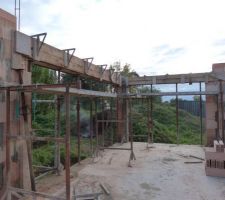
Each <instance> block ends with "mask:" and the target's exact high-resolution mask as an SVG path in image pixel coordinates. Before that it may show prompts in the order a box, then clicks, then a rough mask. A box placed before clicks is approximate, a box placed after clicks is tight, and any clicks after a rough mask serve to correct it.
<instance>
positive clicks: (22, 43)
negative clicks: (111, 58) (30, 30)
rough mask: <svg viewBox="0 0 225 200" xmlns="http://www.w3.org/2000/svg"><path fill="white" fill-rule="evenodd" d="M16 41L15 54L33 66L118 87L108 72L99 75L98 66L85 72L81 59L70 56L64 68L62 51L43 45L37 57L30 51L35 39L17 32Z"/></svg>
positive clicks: (119, 81)
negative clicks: (27, 60) (29, 61)
mask: <svg viewBox="0 0 225 200" xmlns="http://www.w3.org/2000/svg"><path fill="white" fill-rule="evenodd" d="M15 40H16V43H15V44H16V47H15V50H16V53H19V54H22V55H24V56H26V57H28V58H30V59H32V62H33V63H34V64H37V65H40V66H42V67H46V68H50V69H54V70H60V71H61V72H64V73H69V74H79V75H80V76H84V77H89V78H92V79H97V80H102V81H104V82H108V83H112V84H115V85H120V84H121V80H120V79H118V77H116V76H113V77H112V76H111V73H110V70H108V69H106V70H105V72H104V74H101V73H100V67H99V65H95V64H92V63H90V66H89V70H88V71H86V70H85V63H84V61H83V59H81V58H78V57H76V56H72V55H71V60H70V63H69V64H68V65H66V66H65V62H64V53H65V52H64V51H63V50H60V49H57V48H55V47H53V46H50V45H48V44H46V43H43V45H42V47H41V49H40V52H39V55H38V56H35V57H34V56H33V53H32V50H30V49H32V48H33V44H34V41H35V39H34V38H31V37H30V36H28V35H26V34H24V33H21V32H18V31H16V32H15Z"/></svg>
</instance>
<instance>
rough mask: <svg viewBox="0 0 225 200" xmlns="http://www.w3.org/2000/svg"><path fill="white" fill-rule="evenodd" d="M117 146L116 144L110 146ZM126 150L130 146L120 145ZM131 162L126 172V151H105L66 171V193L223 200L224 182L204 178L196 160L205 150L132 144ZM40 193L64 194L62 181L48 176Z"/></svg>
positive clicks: (129, 199)
mask: <svg viewBox="0 0 225 200" xmlns="http://www.w3.org/2000/svg"><path fill="white" fill-rule="evenodd" d="M114 146H116V147H121V145H118V144H116V145H114ZM122 146H123V147H126V148H127V147H129V144H128V143H127V144H123V145H122ZM134 153H135V156H136V160H135V161H132V163H131V166H132V167H128V160H129V156H130V152H129V151H119V150H105V151H104V152H102V153H101V156H99V157H97V158H94V159H86V160H84V161H82V163H81V164H80V165H76V166H73V167H72V168H71V185H72V188H71V190H72V191H74V190H75V194H76V195H78V194H87V193H98V192H103V189H102V188H101V187H100V183H101V184H103V185H104V186H105V188H106V189H107V190H108V191H109V192H110V195H106V194H103V195H100V196H99V197H100V198H99V199H102V200H104V199H105V200H111V199H112V200H121V199H123V200H149V199H151V200H180V199H182V200H225V178H217V177H207V176H206V175H205V170H204V165H205V163H204V161H203V162H202V163H194V164H187V163H185V162H190V161H201V160H199V159H196V158H193V157H190V155H192V156H197V157H200V158H204V157H205V156H204V149H203V148H202V147H200V146H196V145H170V144H153V145H152V148H150V149H146V143H134ZM38 189H39V191H42V192H46V193H52V194H54V195H56V196H64V195H65V181H64V176H63V175H62V176H56V175H50V176H48V177H45V178H43V179H42V180H40V181H39V183H38Z"/></svg>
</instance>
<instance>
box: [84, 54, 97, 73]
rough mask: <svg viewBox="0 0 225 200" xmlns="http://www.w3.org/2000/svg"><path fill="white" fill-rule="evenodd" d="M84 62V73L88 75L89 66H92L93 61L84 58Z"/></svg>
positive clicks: (91, 58)
mask: <svg viewBox="0 0 225 200" xmlns="http://www.w3.org/2000/svg"><path fill="white" fill-rule="evenodd" d="M82 60H83V61H84V73H86V74H87V73H88V71H89V70H90V68H91V65H92V62H93V60H94V58H93V57H90V58H84V59H82Z"/></svg>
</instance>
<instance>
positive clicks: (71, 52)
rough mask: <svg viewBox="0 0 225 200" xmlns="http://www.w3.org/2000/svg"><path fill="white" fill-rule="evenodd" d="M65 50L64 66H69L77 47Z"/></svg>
mask: <svg viewBox="0 0 225 200" xmlns="http://www.w3.org/2000/svg"><path fill="white" fill-rule="evenodd" d="M63 51H64V54H63V55H64V56H63V58H64V66H66V67H68V66H69V64H70V61H71V59H72V57H73V55H74V53H75V51H76V49H75V48H71V49H63Z"/></svg>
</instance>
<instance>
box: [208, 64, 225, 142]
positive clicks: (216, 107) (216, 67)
mask: <svg viewBox="0 0 225 200" xmlns="http://www.w3.org/2000/svg"><path fill="white" fill-rule="evenodd" d="M212 72H213V73H215V74H220V75H223V74H224V73H225V63H219V64H213V67H212ZM224 88H225V82H224V81H222V80H217V81H209V82H208V83H206V91H209V92H215V91H217V92H218V93H219V95H210V96H206V135H207V146H213V140H214V139H219V138H220V139H222V138H223V123H224V122H223V118H222V112H223V111H224V109H223V107H224V99H225V96H224ZM221 95H222V96H221ZM221 97H222V98H221ZM221 100H222V101H223V104H221Z"/></svg>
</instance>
